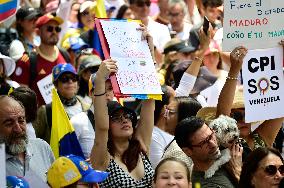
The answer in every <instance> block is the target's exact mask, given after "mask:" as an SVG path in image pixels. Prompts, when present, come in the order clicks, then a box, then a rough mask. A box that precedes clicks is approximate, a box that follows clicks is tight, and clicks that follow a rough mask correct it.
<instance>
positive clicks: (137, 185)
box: [99, 153, 154, 188]
mask: <svg viewBox="0 0 284 188" xmlns="http://www.w3.org/2000/svg"><path fill="white" fill-rule="evenodd" d="M141 158H142V161H143V164H144V176H143V178H142V179H140V180H137V181H136V180H135V179H133V178H132V177H131V176H130V175H129V174H128V173H127V172H125V171H124V170H123V169H122V168H121V167H120V166H119V165H118V164H117V163H116V162H115V160H114V159H113V158H111V159H110V164H109V166H108V168H107V169H106V171H107V172H109V173H110V174H109V175H108V178H107V179H106V180H105V181H103V182H101V183H99V185H100V187H101V188H142V187H143V188H147V187H149V188H150V187H152V181H153V176H154V170H153V168H152V165H151V163H150V161H149V159H148V157H147V156H146V155H145V154H142V153H141Z"/></svg>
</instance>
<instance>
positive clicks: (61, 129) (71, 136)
mask: <svg viewBox="0 0 284 188" xmlns="http://www.w3.org/2000/svg"><path fill="white" fill-rule="evenodd" d="M50 146H51V149H52V151H53V153H54V156H55V158H58V157H60V156H65V155H69V154H74V155H77V156H81V157H83V158H84V155H83V152H82V149H81V146H80V144H79V142H78V139H77V136H76V134H75V130H74V128H73V126H72V124H71V123H70V121H69V118H68V116H67V114H66V112H65V110H64V107H63V104H62V103H61V101H60V98H59V96H58V94H57V91H56V90H55V88H53V89H52V128H51V138H50Z"/></svg>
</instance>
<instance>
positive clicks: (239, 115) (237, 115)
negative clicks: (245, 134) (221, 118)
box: [230, 110, 245, 122]
mask: <svg viewBox="0 0 284 188" xmlns="http://www.w3.org/2000/svg"><path fill="white" fill-rule="evenodd" d="M230 116H231V118H233V119H235V120H236V121H237V122H239V121H244V120H245V111H244V110H242V111H232V112H231V114H230Z"/></svg>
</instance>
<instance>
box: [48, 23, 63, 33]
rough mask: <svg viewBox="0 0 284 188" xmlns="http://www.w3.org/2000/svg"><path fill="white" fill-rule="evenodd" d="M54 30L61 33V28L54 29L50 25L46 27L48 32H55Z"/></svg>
mask: <svg viewBox="0 0 284 188" xmlns="http://www.w3.org/2000/svg"><path fill="white" fill-rule="evenodd" d="M53 30H55V31H56V33H59V32H60V31H61V27H59V26H55V27H53V26H50V25H49V26H47V27H46V31H48V32H53Z"/></svg>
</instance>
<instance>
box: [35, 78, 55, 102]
mask: <svg viewBox="0 0 284 188" xmlns="http://www.w3.org/2000/svg"><path fill="white" fill-rule="evenodd" d="M37 86H38V89H39V91H40V94H41V96H42V98H43V100H44V102H45V104H49V103H51V101H52V97H51V90H52V88H54V85H53V83H52V75H51V74H49V75H48V76H46V77H44V78H43V79H41V80H40V81H38V82H37Z"/></svg>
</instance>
